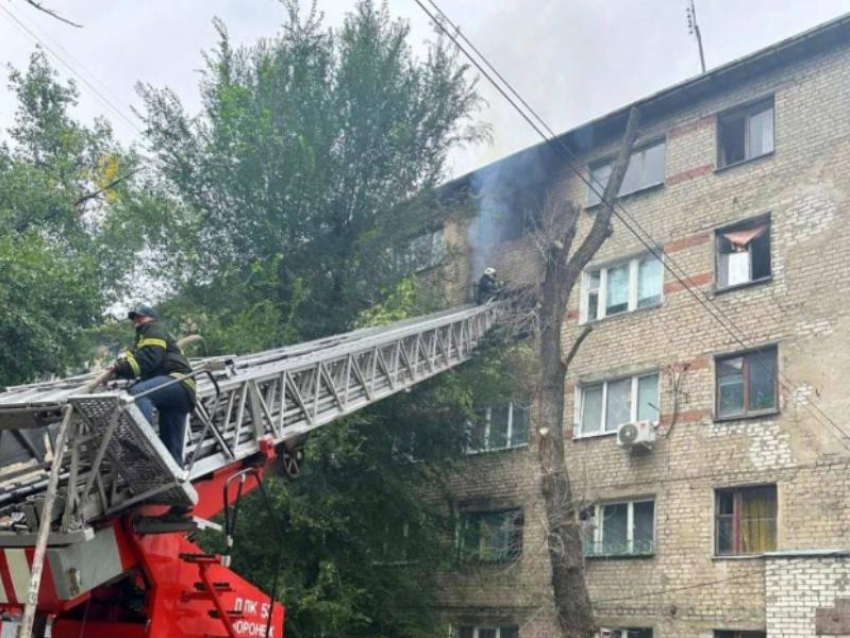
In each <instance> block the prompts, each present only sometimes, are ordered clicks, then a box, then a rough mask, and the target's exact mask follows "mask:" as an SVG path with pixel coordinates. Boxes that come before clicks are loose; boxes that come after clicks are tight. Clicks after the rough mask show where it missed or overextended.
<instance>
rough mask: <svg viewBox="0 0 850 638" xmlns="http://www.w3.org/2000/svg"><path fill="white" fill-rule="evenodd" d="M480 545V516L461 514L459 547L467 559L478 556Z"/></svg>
mask: <svg viewBox="0 0 850 638" xmlns="http://www.w3.org/2000/svg"><path fill="white" fill-rule="evenodd" d="M480 545H481V516H480V515H478V514H461V517H460V547H461V549H462V550H463V554H464V555H465V556H467V557H474V556H477V555H478V552H479V548H480Z"/></svg>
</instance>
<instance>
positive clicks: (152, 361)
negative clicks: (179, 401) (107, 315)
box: [115, 321, 196, 403]
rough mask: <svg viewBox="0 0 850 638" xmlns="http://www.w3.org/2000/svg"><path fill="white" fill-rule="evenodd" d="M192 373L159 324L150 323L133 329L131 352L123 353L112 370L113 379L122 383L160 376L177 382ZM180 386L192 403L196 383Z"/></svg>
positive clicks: (175, 343) (174, 341) (175, 344)
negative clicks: (121, 380)
mask: <svg viewBox="0 0 850 638" xmlns="http://www.w3.org/2000/svg"><path fill="white" fill-rule="evenodd" d="M191 372H192V366H191V365H189V360H188V359H186V357H185V356H183V351H182V350H180V348H178V347H177V342H176V340H175V339H174V337H172V336H171V333H169V332H168V330H167V329H166V327H165V325H164V324H163V323H162V322H161V321H150V322H148V323H144V324H142V325H141V326H139V327H138V328H136V341H135V343H134V344H133V348H132V349H130V350H128V351H127V352H126V353H125V356H124V358H123V359H121V360H120V361H119V362H118V364H117V366H116V368H115V375H116V376H118V377H120V378H122V379H141V380H142V381H144V380H146V379H150V378H152V377H157V376H160V375H167V376H171V377H174V378H176V379H179V378H180V377H181V376H182V375H185V374H190V373H191ZM181 384H182V385H183V387H184V388H185V389H186V392H188V393H189V398H190V399H191V400H192V403H194V402H195V389H196V385H195V379H194V378H190V379H183V381H182V382H181Z"/></svg>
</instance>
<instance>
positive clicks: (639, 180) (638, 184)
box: [587, 140, 667, 206]
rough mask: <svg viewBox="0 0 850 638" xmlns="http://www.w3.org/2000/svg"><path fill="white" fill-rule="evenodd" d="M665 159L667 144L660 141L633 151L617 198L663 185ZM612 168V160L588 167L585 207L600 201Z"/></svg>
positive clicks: (664, 141)
mask: <svg viewBox="0 0 850 638" xmlns="http://www.w3.org/2000/svg"><path fill="white" fill-rule="evenodd" d="M666 159H667V142H666V140H660V141H658V142H655V143H653V144H651V145H649V146H645V147H643V148H641V149H638V150H636V151H634V152H633V153H632V155H631V157H630V158H629V166H628V168H626V174H625V175H624V176H623V183H622V185H621V186H620V192H619V193H618V195H617V196H618V197H622V196H624V195H628V194H629V193H635V192H637V191H639V190H643V189H644V188H649V187H651V186H657V185H658V184H663V183H664V170H665V169H664V165H665V162H666ZM613 166H614V161H613V160H606V161H604V162H599V163H596V164H594V165H592V166H591V167H590V183H591V186H588V191H587V205H588V206H595V205H596V204H599V203H600V202H601V201H602V197H601V195H602V193H603V191H604V190H605V186H606V185H607V184H608V180H609V179H610V178H611V171H612V168H613Z"/></svg>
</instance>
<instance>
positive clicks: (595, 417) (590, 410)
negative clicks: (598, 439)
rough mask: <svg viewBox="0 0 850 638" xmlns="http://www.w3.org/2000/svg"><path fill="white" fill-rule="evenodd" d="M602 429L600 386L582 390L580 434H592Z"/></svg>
mask: <svg viewBox="0 0 850 638" xmlns="http://www.w3.org/2000/svg"><path fill="white" fill-rule="evenodd" d="M601 427H602V384H599V385H592V386H588V387H586V388H584V389H583V390H582V408H581V432H582V434H593V433H595V432H599V430H600V429H601Z"/></svg>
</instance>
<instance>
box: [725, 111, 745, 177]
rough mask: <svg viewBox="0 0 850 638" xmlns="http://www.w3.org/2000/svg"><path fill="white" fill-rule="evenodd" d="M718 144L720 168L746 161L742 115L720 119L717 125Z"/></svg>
mask: <svg viewBox="0 0 850 638" xmlns="http://www.w3.org/2000/svg"><path fill="white" fill-rule="evenodd" d="M718 128H719V133H718V144H719V145H720V157H719V158H718V161H719V164H720V166H729V165H730V164H735V163H736V162H741V161H743V160H745V159H746V152H745V139H744V138H745V136H746V132H747V120H746V116H745V115H744V114H743V113H738V114H735V115H732V116H727V117H725V118H722V119H721V120H720V121H719V123H718Z"/></svg>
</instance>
